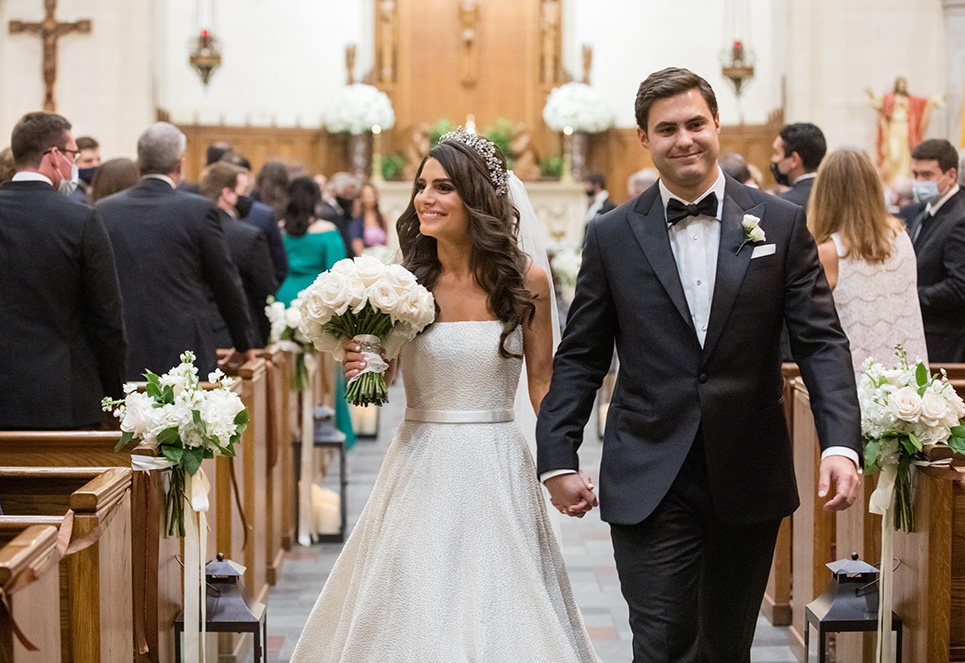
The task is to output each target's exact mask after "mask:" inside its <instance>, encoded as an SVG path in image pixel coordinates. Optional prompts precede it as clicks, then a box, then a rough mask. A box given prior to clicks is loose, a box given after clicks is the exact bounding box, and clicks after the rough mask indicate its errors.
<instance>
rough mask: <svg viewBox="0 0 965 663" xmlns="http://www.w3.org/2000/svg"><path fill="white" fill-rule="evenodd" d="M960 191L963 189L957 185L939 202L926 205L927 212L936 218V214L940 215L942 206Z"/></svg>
mask: <svg viewBox="0 0 965 663" xmlns="http://www.w3.org/2000/svg"><path fill="white" fill-rule="evenodd" d="M959 189H961V187H959V186H958V184H957V183H956V184H955V185H954V186H953V187H952V188H951V189H949V190H948V193H946V194H945V195H944V196H942V197H941V198H939V199H938V202H935V203H928V204H927V205H925V211H926V212H928V213H929V214H931V215H932V216H935V215H936V214H938V210H940V209H941V208H942V205H944V204H945V203H946V202H948V199H949V198H951V197H952V196H954V195H955V194H956V193H958V191H959Z"/></svg>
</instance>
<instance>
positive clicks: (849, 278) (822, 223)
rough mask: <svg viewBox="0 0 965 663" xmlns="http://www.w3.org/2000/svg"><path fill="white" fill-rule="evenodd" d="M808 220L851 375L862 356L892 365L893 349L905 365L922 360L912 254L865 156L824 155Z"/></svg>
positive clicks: (839, 152) (854, 153) (838, 152)
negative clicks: (847, 348) (846, 343)
mask: <svg viewBox="0 0 965 663" xmlns="http://www.w3.org/2000/svg"><path fill="white" fill-rule="evenodd" d="M807 215H808V228H810V230H811V233H812V234H813V235H814V240H815V241H816V242H817V243H818V255H819V257H820V258H821V263H822V264H823V265H824V271H825V274H827V277H828V282H829V283H830V284H831V288H832V289H833V290H834V304H835V307H836V308H837V311H838V317H839V318H840V319H841V326H842V327H843V328H844V331H845V333H846V334H847V335H848V339H849V340H850V341H851V357H852V360H853V363H854V370H855V375H856V376H857V375H860V374H861V373H862V372H863V371H862V368H861V364H862V363H863V362H864V360H865V359H867V358H868V357H874V358H875V359H877V360H878V361H880V362H881V363H882V364H884V365H885V366H891V365H894V363H895V361H896V359H897V358H896V357H895V345H897V344H901V345H902V346H903V347H904V349H905V351H906V352H907V353H908V358H909V360H911V361H914V360H915V359H917V358H920V359H923V360H925V361H928V356H927V351H926V349H925V332H924V329H923V327H922V321H921V308H920V307H919V304H918V272H917V267H916V263H915V250H914V248H913V247H912V244H911V239H910V238H909V237H908V233H907V232H905V228H904V226H903V225H902V223H901V221H899V220H898V219H896V218H894V217H892V216H890V215H889V214H888V211H887V209H886V207H885V197H884V190H883V187H882V184H881V179H880V178H879V176H878V173H877V171H875V168H874V166H873V165H872V164H871V160H870V159H869V158H868V155H866V154H865V153H864V152H861V151H859V150H855V149H850V148H845V149H840V150H836V151H834V152H832V153H831V154H829V155H827V156H826V157H825V158H824V160H823V161H822V162H821V167H820V168H818V176H817V179H816V180H815V182H814V190H813V191H812V192H811V200H810V202H809V204H808V213H807Z"/></svg>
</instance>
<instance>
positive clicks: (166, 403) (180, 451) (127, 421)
mask: <svg viewBox="0 0 965 663" xmlns="http://www.w3.org/2000/svg"><path fill="white" fill-rule="evenodd" d="M194 360H195V356H194V353H193V352H190V351H188V352H185V353H184V354H182V355H181V363H180V364H179V365H178V366H175V367H174V368H172V369H171V370H170V371H168V372H167V373H165V374H164V375H160V376H158V375H155V374H154V373H152V372H151V371H147V372H146V373H145V374H144V376H145V378H146V379H147V385H146V387H145V389H144V391H143V392H139V391H138V390H137V385H136V384H134V383H128V384H126V385H124V393H125V394H126V396H125V397H124V398H123V399H122V400H112V399H111V398H105V399H104V400H103V402H102V403H101V405H102V407H103V409H104V410H105V411H113V414H114V416H115V417H117V418H118V419H120V421H121V431H122V435H121V439H120V441H119V442H118V444H117V447H116V449H115V451H120V450H121V449H123V448H124V447H125V446H127V445H128V444H129V443H131V442H138V443H140V444H141V445H142V446H144V447H148V448H151V449H153V450H154V451H155V452H156V455H157V457H158V458H159V459H163V461H162V462H163V466H164V467H170V468H171V469H172V473H171V481H170V484H169V487H168V490H167V492H166V494H165V500H164V501H165V516H166V518H165V523H166V527H165V536H172V535H176V536H179V537H183V536H184V502H185V482H186V479H187V478H189V477H193V476H194V475H195V474H197V472H198V471H199V470H200V468H201V461H202V460H204V459H205V458H214V457H215V456H229V457H233V456H234V455H235V450H234V445H235V444H236V443H237V442H238V440H240V439H241V434H242V433H243V432H244V431H245V428H246V427H247V425H248V411H247V410H246V409H245V406H244V404H243V403H242V402H241V398H240V397H239V396H238V394H236V393H234V392H233V391H231V385H232V384H233V380H232V379H231V378H229V377H225V374H224V373H223V372H221V370H220V369H218V370H216V371H214V372H212V373H210V374H209V375H208V381H209V382H211V383H214V385H213V388H209V389H205V388H204V387H203V386H202V385H201V381H200V380H199V379H198V369H197V367H195V366H194ZM156 467H161V465H156Z"/></svg>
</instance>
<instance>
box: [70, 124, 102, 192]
mask: <svg viewBox="0 0 965 663" xmlns="http://www.w3.org/2000/svg"><path fill="white" fill-rule="evenodd" d="M77 149H78V150H79V151H78V153H77V178H78V179H77V188H76V189H74V192H73V193H72V194H71V197H73V198H74V200H76V201H78V202H81V203H84V204H85V205H90V204H91V203H92V202H93V201H92V200H91V197H90V185H91V182H92V181H93V179H94V175H95V173H97V169H98V167H100V165H101V146H100V143H98V142H97V140H96V139H95V138H93V137H91V136H80V137H79V138H78V139H77Z"/></svg>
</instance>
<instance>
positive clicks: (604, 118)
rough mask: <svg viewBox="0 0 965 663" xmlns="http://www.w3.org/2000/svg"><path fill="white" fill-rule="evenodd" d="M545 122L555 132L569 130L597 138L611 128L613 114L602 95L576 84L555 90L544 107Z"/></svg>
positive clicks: (565, 85) (569, 84) (581, 84)
mask: <svg viewBox="0 0 965 663" xmlns="http://www.w3.org/2000/svg"><path fill="white" fill-rule="evenodd" d="M543 119H544V120H545V121H546V124H547V125H548V126H549V127H550V129H553V130H554V131H562V130H563V129H564V128H565V127H570V128H572V129H573V131H582V132H585V133H590V134H595V133H599V132H600V131H605V130H606V129H607V128H609V126H610V123H611V122H612V121H613V113H611V112H610V108H609V106H607V103H606V101H604V99H603V95H601V94H600V92H599V91H597V90H595V89H593V88H592V87H590V86H589V85H587V84H586V83H580V82H577V81H573V82H572V83H566V84H564V85H561V86H560V87H557V88H553V90H552V91H551V92H550V94H549V97H547V99H546V106H544V107H543Z"/></svg>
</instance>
